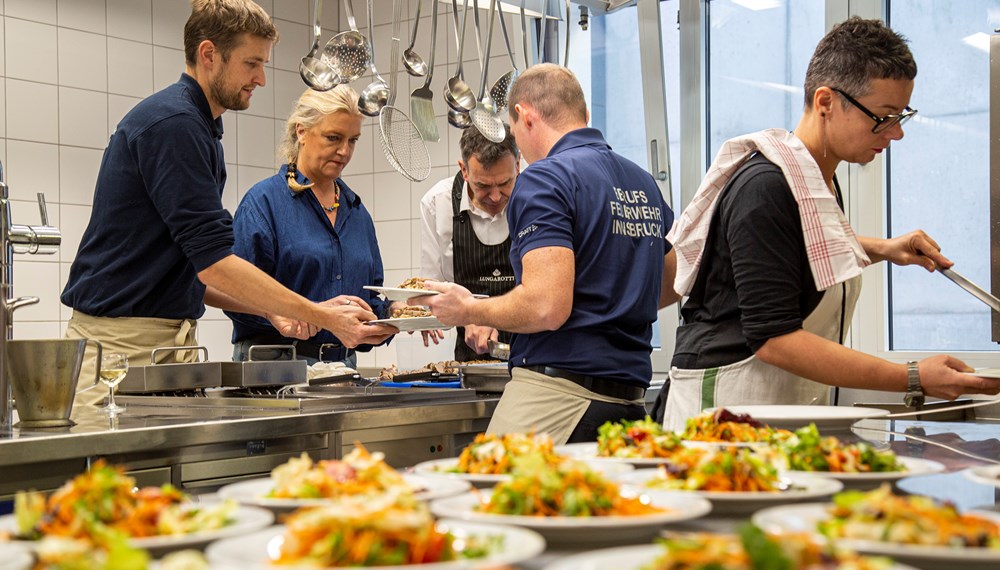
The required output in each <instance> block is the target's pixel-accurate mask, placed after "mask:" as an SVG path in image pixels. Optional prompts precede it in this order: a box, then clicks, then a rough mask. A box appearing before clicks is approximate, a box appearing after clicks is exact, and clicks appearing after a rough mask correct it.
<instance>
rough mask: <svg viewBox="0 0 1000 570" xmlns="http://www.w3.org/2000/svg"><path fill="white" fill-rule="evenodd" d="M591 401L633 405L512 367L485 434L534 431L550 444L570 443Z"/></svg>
mask: <svg viewBox="0 0 1000 570" xmlns="http://www.w3.org/2000/svg"><path fill="white" fill-rule="evenodd" d="M592 400H597V401H600V402H608V403H611V404H632V403H634V402H632V401H630V400H621V399H618V398H610V397H608V396H604V395H602V394H595V393H594V392H591V391H590V390H587V389H586V388H584V387H582V386H579V385H577V384H574V383H573V382H570V381H569V380H566V379H564V378H555V377H553V376H546V375H545V374H542V373H540V372H535V371H534V370H527V369H525V368H520V367H514V368H513V369H512V370H511V380H510V382H508V383H507V385H506V386H505V387H504V390H503V396H501V397H500V401H499V402H498V403H497V407H496V410H494V412H493V418H492V419H490V425H489V427H487V428H486V433H490V434H497V435H502V434H505V433H518V432H520V433H526V432H529V431H532V430H534V431H535V432H537V433H547V434H549V436H550V437H551V438H552V441H553V443H555V444H556V445H562V444H564V443H566V442H567V441H568V440H569V436H570V435H572V433H573V430H574V429H575V428H576V424H578V423H580V419H582V418H583V415H584V414H585V413H586V412H587V408H588V407H590V402H591V401H592Z"/></svg>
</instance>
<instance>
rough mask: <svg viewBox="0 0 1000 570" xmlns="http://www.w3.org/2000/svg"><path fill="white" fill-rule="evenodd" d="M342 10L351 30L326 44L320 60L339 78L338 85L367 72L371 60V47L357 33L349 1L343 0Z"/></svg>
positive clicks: (363, 37) (334, 37) (366, 40)
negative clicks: (345, 13)
mask: <svg viewBox="0 0 1000 570" xmlns="http://www.w3.org/2000/svg"><path fill="white" fill-rule="evenodd" d="M344 10H345V11H346V12H347V23H348V24H349V25H350V26H351V29H350V30H348V31H346V32H340V33H339V34H337V35H335V36H333V37H332V38H330V41H328V42H326V47H324V48H323V57H322V59H323V62H324V63H326V64H327V65H329V66H330V67H331V68H332V69H333V71H334V72H335V73H336V74H337V75H338V76H339V77H340V83H349V82H351V81H354V80H355V79H357V78H359V77H361V76H362V75H364V73H365V72H366V71H368V65H369V63H370V62H371V60H372V47H371V44H370V43H368V38H366V37H365V36H363V35H362V34H361V32H359V31H358V24H357V22H355V21H354V8H353V7H352V6H351V0H344Z"/></svg>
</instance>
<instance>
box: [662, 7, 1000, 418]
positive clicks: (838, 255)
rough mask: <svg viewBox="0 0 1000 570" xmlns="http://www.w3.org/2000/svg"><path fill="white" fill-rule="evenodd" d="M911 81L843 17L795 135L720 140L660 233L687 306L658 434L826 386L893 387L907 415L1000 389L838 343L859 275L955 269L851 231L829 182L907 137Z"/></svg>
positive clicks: (813, 399)
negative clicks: (877, 267)
mask: <svg viewBox="0 0 1000 570" xmlns="http://www.w3.org/2000/svg"><path fill="white" fill-rule="evenodd" d="M916 75H917V66H916V63H915V62H914V60H913V55H912V54H911V53H910V50H909V48H908V47H907V45H906V40H905V39H904V38H903V37H902V36H900V35H899V34H897V33H895V32H893V31H892V30H891V29H889V28H887V27H886V26H885V25H883V24H882V23H881V22H879V21H878V20H865V19H861V18H858V17H852V18H850V19H848V20H846V21H844V22H842V23H840V24H839V25H837V26H835V27H834V28H833V29H832V30H831V31H830V32H829V33H828V34H827V35H826V36H825V37H824V38H823V39H822V40H821V41H820V43H819V45H818V46H817V47H816V51H815V53H814V54H813V56H812V59H811V61H810V63H809V67H808V70H807V71H806V80H805V110H804V113H803V116H802V118H801V120H800V121H799V124H798V126H797V127H796V128H795V130H794V131H792V132H788V131H785V130H783V129H768V130H765V131H760V132H757V133H752V134H750V135H746V136H743V137H738V138H735V139H732V140H729V141H727V142H726V143H725V144H724V145H723V147H722V149H721V150H720V151H719V154H718V156H717V157H716V159H715V161H714V162H713V164H712V166H711V167H710V168H709V170H708V173H707V174H706V176H705V179H704V180H703V182H702V185H701V187H700V188H699V190H698V192H697V194H696V195H695V197H694V199H693V200H692V202H691V204H690V205H689V206H688V207H687V209H686V210H685V211H684V213H683V214H682V215H681V217H680V218H679V222H678V224H677V225H676V226H675V227H674V229H673V231H671V233H670V236H669V237H668V240H669V241H670V242H671V243H673V244H674V247H675V249H676V251H677V265H678V267H677V276H676V280H675V281H674V289H675V290H676V291H677V292H678V293H680V294H681V295H684V296H687V297H688V299H687V301H686V302H685V303H684V304H683V306H682V308H681V315H682V317H683V324H682V325H680V326H679V327H678V329H677V340H676V348H675V351H674V356H673V362H672V369H671V372H670V382H669V387H668V388H665V389H664V393H662V394H661V398H660V400H659V401H658V412H659V413H664V406H665V424H666V426H667V427H668V428H674V429H677V428H682V427H683V426H684V422H685V420H686V419H687V418H688V417H691V416H693V415H696V414H698V413H700V412H701V411H702V410H703V409H706V408H711V407H720V406H727V405H747V404H821V405H822V404H827V403H829V400H830V398H829V395H830V392H831V390H830V387H831V386H842V387H847V388H864V389H870V390H884V391H891V392H905V393H906V397H905V402H906V403H907V404H908V405H914V406H919V405H921V404H922V403H923V398H924V395H925V394H926V395H929V396H934V397H938V398H945V399H948V400H951V399H954V398H956V397H958V396H959V395H962V394H967V393H988V394H996V393H997V392H998V391H1000V381H998V380H990V379H985V378H980V377H977V376H972V375H969V374H965V373H966V372H972V368H970V367H969V366H967V365H966V364H965V363H963V362H961V361H959V360H957V359H955V358H952V357H949V356H945V355H938V356H932V357H930V358H925V359H924V360H921V361H920V362H910V363H907V364H899V363H893V362H889V361H887V360H883V359H880V358H876V357H874V356H870V355H867V354H864V353H861V352H858V351H855V350H852V349H849V348H847V347H845V346H843V343H844V338H845V335H846V334H847V327H848V326H849V325H850V322H851V315H852V313H853V310H854V305H855V302H856V301H857V299H858V292H859V290H860V286H861V273H862V270H863V269H864V268H865V267H866V266H868V265H869V264H871V263H877V262H880V261H890V262H892V263H895V264H897V265H919V266H922V267H924V268H925V269H927V270H928V271H934V270H935V269H936V268H938V267H942V268H947V267H951V265H952V262H951V261H949V260H948V258H946V257H945V256H944V255H942V254H941V251H940V247H938V244H937V243H935V241H934V240H933V239H931V238H930V237H929V236H927V235H926V234H925V233H924V232H923V231H920V230H916V231H912V232H910V233H908V234H905V235H903V236H900V237H897V238H892V239H880V238H866V237H860V236H856V235H855V234H854V231H853V229H852V228H851V226H850V224H849V223H848V221H847V218H846V217H845V215H844V212H843V198H842V196H841V191H840V186H839V185H838V183H837V179H836V176H835V172H836V170H837V167H838V165H840V163H841V162H845V161H846V162H849V163H854V164H867V163H869V162H871V161H872V160H874V159H875V157H876V156H877V155H878V154H880V153H882V152H883V151H884V150H885V149H886V148H888V147H889V145H890V144H891V143H892V141H896V140H899V139H901V138H903V124H904V123H905V122H906V121H907V120H908V119H910V118H912V117H913V116H914V115H915V114H916V113H917V112H916V111H915V110H913V109H911V108H910V107H909V104H910V95H911V93H912V92H913V84H914V78H915V77H916Z"/></svg>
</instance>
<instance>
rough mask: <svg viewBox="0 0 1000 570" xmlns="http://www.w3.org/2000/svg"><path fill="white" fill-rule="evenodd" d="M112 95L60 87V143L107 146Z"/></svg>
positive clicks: (89, 146) (94, 146) (91, 146)
mask: <svg viewBox="0 0 1000 570" xmlns="http://www.w3.org/2000/svg"><path fill="white" fill-rule="evenodd" d="M109 132H110V129H109V128H108V94H107V92H106V91H86V90H83V89H72V88H70V87H60V88H59V143H60V144H68V145H73V146H85V147H88V148H104V146H105V145H106V144H107V142H108V134H109Z"/></svg>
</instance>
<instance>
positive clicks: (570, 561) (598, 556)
mask: <svg viewBox="0 0 1000 570" xmlns="http://www.w3.org/2000/svg"><path fill="white" fill-rule="evenodd" d="M664 552H665V550H664V548H663V547H662V546H660V545H659V544H639V545H636V546H620V547H618V548H604V549H601V550H591V551H590V552H581V553H580V554H574V555H573V556H568V557H566V558H563V559H560V560H557V561H556V562H554V563H552V564H549V565H548V566H546V567H545V568H544V569H543V570H607V569H608V568H614V569H615V570H642V569H643V568H646V567H648V565H649V564H651V563H652V562H653V561H654V560H656V559H657V558H659V557H660V556H661V555H662V554H663V553H664ZM887 570H916V569H915V568H913V567H912V566H905V565H903V564H893V565H892V566H890V567H889V568H888V569H887Z"/></svg>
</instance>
